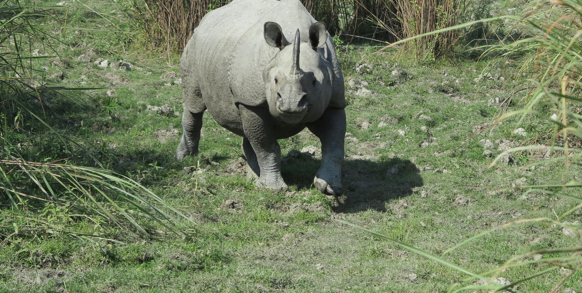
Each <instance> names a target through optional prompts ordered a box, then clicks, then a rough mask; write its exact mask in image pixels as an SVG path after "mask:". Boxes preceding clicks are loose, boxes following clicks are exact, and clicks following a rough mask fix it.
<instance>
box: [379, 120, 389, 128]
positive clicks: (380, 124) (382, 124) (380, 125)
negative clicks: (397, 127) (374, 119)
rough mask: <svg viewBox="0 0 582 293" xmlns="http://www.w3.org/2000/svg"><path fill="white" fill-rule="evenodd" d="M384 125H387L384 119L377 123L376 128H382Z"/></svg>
mask: <svg viewBox="0 0 582 293" xmlns="http://www.w3.org/2000/svg"><path fill="white" fill-rule="evenodd" d="M386 126H388V124H386V122H384V121H382V122H380V123H378V128H384V127H386Z"/></svg>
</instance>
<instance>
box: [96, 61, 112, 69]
mask: <svg viewBox="0 0 582 293" xmlns="http://www.w3.org/2000/svg"><path fill="white" fill-rule="evenodd" d="M109 64H110V62H109V60H107V59H106V60H103V61H101V62H99V65H98V66H99V67H101V68H107V67H108V66H109Z"/></svg>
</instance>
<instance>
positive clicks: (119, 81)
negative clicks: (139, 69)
mask: <svg viewBox="0 0 582 293" xmlns="http://www.w3.org/2000/svg"><path fill="white" fill-rule="evenodd" d="M103 77H104V78H105V79H107V80H108V81H109V84H110V85H112V86H118V85H124V84H127V83H129V79H128V78H127V77H123V76H120V75H119V74H115V73H113V72H107V73H105V74H104V75H103Z"/></svg>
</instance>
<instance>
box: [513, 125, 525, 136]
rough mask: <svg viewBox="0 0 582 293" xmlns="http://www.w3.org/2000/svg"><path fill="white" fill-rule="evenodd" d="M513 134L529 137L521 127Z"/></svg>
mask: <svg viewBox="0 0 582 293" xmlns="http://www.w3.org/2000/svg"><path fill="white" fill-rule="evenodd" d="M513 134H515V135H520V136H526V135H527V133H526V132H525V129H523V128H521V127H520V128H518V129H516V130H514V131H513Z"/></svg>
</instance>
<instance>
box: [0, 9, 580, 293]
mask: <svg viewBox="0 0 582 293" xmlns="http://www.w3.org/2000/svg"><path fill="white" fill-rule="evenodd" d="M47 2H51V3H52V2H54V3H53V4H54V5H55V6H57V8H55V11H56V12H55V18H54V19H53V18H49V19H48V20H46V21H45V22H44V25H45V26H46V27H45V29H46V30H47V31H48V32H49V33H50V34H51V36H52V38H54V39H56V40H58V42H56V43H55V45H54V47H51V48H49V47H41V46H39V47H38V48H33V49H34V50H31V51H33V52H35V53H34V54H36V56H38V57H39V58H37V59H35V62H34V63H31V65H30V66H33V67H34V70H36V71H38V72H40V75H41V76H43V77H44V79H45V80H46V81H47V82H48V85H50V86H52V87H62V88H67V89H75V90H60V91H58V92H57V91H46V92H42V93H41V94H40V95H39V96H38V99H31V100H27V101H23V103H24V104H26V105H27V107H30V108H32V109H33V112H34V113H36V115H38V116H39V117H41V118H42V119H43V120H44V121H46V123H47V124H48V125H50V127H51V128H52V130H51V131H49V130H48V127H47V126H45V125H44V124H42V123H40V122H38V121H37V120H35V119H34V118H33V117H32V116H26V115H24V116H23V117H25V118H20V119H21V120H18V121H17V119H14V121H12V120H10V121H8V120H7V119H4V121H2V123H3V124H4V127H11V128H19V129H18V131H15V132H14V134H13V137H11V141H12V142H18V143H21V144H22V148H21V150H22V153H23V154H24V155H23V156H24V157H30V158H32V157H34V156H36V157H35V158H38V157H42V158H43V160H42V162H44V163H63V162H66V163H71V164H78V165H88V166H95V167H102V168H105V169H109V170H112V171H114V172H116V173H118V174H122V175H125V176H128V177H129V178H131V179H133V180H135V181H136V182H139V183H140V184H142V185H143V186H145V187H146V188H148V189H149V190H151V191H152V192H153V193H155V194H156V195H158V196H159V197H160V198H162V199H163V200H164V201H166V202H167V203H168V204H169V205H171V206H172V207H174V208H175V209H177V210H178V211H180V212H181V213H183V214H184V215H185V216H186V218H180V217H177V218H176V220H175V225H174V226H171V227H173V228H172V229H174V232H176V233H174V232H173V231H172V229H169V228H167V227H164V226H162V225H160V224H159V223H158V222H155V221H153V220H152V219H151V218H149V217H146V216H144V215H143V214H140V212H139V211H135V210H131V208H127V209H126V211H128V212H132V213H134V214H135V218H136V219H137V220H138V222H139V224H140V225H141V226H142V227H144V230H145V231H147V236H143V235H141V234H139V233H137V232H136V233H133V232H129V231H134V232H135V229H133V230H132V229H131V228H130V229H129V230H123V229H121V228H120V227H118V226H115V225H113V224H111V223H107V221H105V220H98V219H97V218H91V217H82V216H80V215H78V214H76V213H75V212H73V211H72V210H69V209H68V208H67V207H68V206H67V205H65V206H64V207H63V206H55V205H51V204H47V205H37V204H32V203H31V204H30V206H29V207H28V209H27V208H21V209H15V208H13V207H12V206H11V205H10V202H9V201H8V196H7V195H8V194H7V193H6V194H2V193H0V198H1V199H2V202H1V203H2V209H0V213H2V217H1V219H2V220H1V221H0V227H1V231H0V233H1V234H2V238H1V239H0V241H1V244H0V245H1V247H2V249H1V250H0V291H1V292H23V291H28V292H278V291H285V292H445V291H448V290H449V289H451V288H453V286H454V285H455V284H457V283H459V284H462V285H486V283H485V282H484V281H481V280H476V279H468V277H469V276H468V275H466V274H463V273H461V272H459V271H457V270H454V269H452V268H450V267H447V266H445V265H442V264H439V263H438V262H436V261H434V260H431V259H428V258H426V257H423V256H421V255H418V254H416V253H413V252H411V251H409V250H407V249H405V248H403V247H402V246H400V245H398V244H397V243H396V242H394V241H389V240H386V239H385V238H383V237H380V236H377V235H373V234H370V233H368V232H366V231H364V230H361V229H357V228H354V227H352V226H349V225H346V224H345V223H344V222H348V223H352V224H355V225H358V226H361V227H363V228H366V229H369V230H372V231H375V232H377V233H380V234H383V235H386V236H387V237H389V238H390V239H392V240H396V241H398V242H402V243H406V244H407V245H410V246H413V247H416V248H418V249H420V250H423V251H425V252H427V253H429V254H432V255H435V256H440V257H442V258H443V259H444V260H446V261H448V262H450V263H453V264H455V265H457V266H460V267H463V268H465V269H468V270H470V271H472V272H475V273H482V272H487V271H489V270H494V269H496V268H498V267H500V266H503V265H504V264H505V263H506V261H507V260H509V259H511V258H512V257H514V256H518V255H523V254H527V253H528V252H530V251H536V250H544V249H553V248H560V247H578V246H580V241H581V237H582V236H581V235H580V231H581V228H580V217H581V215H582V211H581V210H580V209H579V208H578V209H575V211H574V212H572V213H570V214H569V215H568V216H566V217H564V218H560V220H561V221H567V222H569V223H570V224H571V225H572V228H569V227H565V226H562V225H556V224H553V223H551V222H550V221H552V220H558V215H562V214H564V213H565V212H567V211H569V210H572V209H573V208H575V207H576V205H577V204H579V197H578V199H567V198H564V197H556V196H551V195H547V194H543V193H542V192H530V193H525V189H521V188H519V187H520V186H533V185H544V184H549V183H553V182H562V180H563V178H564V176H565V175H564V174H565V173H564V170H563V166H562V164H563V163H561V162H557V163H554V164H541V165H536V164H535V163H536V162H539V161H540V160H541V159H547V158H549V157H550V156H552V155H554V154H553V153H550V152H549V150H548V149H541V150H538V151H522V152H517V153H511V154H510V155H504V156H502V157H501V159H500V160H499V161H498V162H497V163H496V164H494V165H492V166H491V163H492V162H493V160H494V159H495V158H496V157H497V156H498V155H500V154H502V153H503V151H505V150H507V149H509V148H512V147H518V146H527V145H532V144H533V145H548V146H549V145H550V144H551V139H552V137H553V134H554V125H553V124H552V123H551V122H550V121H549V120H547V117H545V118H544V117H540V116H532V117H530V118H528V120H527V121H526V122H525V123H522V124H520V125H518V124H517V123H516V122H517V119H508V120H504V121H502V122H498V123H496V118H499V117H500V116H501V115H502V114H504V113H507V112H509V111H512V110H517V109H520V108H521V107H523V105H524V103H526V101H527V99H528V94H529V92H530V91H532V88H533V87H535V85H533V84H532V81H531V80H529V79H528V78H529V73H530V70H531V68H529V67H523V66H522V65H523V63H522V62H521V61H520V59H515V60H514V59H509V58H505V57H503V56H491V57H488V58H484V59H480V60H477V59H474V58H469V57H464V56H459V57H457V58H455V59H446V60H442V61H427V62H420V63H415V62H412V61H409V59H408V58H407V57H406V55H403V54H402V52H401V51H398V50H397V49H391V50H387V51H384V52H381V53H379V52H377V51H378V49H380V47H379V46H377V44H344V45H340V46H338V49H337V50H338V55H339V58H340V62H341V65H342V69H343V73H344V76H345V81H346V91H347V92H346V94H347V95H346V96H347V100H348V107H347V108H346V114H347V121H348V123H347V134H346V157H345V162H344V165H343V174H342V182H343V187H344V195H342V196H341V197H338V198H335V197H332V196H326V195H323V194H321V193H319V192H318V191H317V189H316V188H315V187H314V186H313V185H312V181H313V176H314V175H315V173H316V172H317V169H318V168H319V164H320V159H321V152H320V145H319V141H318V139H317V138H316V137H315V136H314V135H312V134H311V133H310V132H309V131H308V130H307V129H306V130H304V131H303V132H301V133H300V134H298V135H296V136H294V137H291V138H289V139H283V140H280V141H279V142H280V144H281V150H282V156H283V166H282V168H283V177H284V178H285V181H286V182H287V184H288V185H289V187H290V189H289V190H288V191H282V192H276V191H270V190H265V189H260V188H256V187H255V185H254V183H253V182H252V181H251V180H250V179H248V178H247V177H246V173H245V160H244V157H243V154H242V151H241V147H240V144H241V138H240V137H238V136H236V135H234V134H232V133H230V132H228V131H227V130H225V129H223V128H222V127H220V126H219V125H218V124H217V123H216V122H214V120H213V119H212V117H211V115H210V114H206V115H205V116H204V127H203V129H202V140H201V142H200V154H199V156H198V157H190V158H187V159H185V160H184V161H177V160H176V159H175V158H174V152H175V150H176V147H177V145H178V142H179V140H180V136H181V133H182V128H181V123H180V122H181V112H182V87H181V79H180V73H179V70H178V61H179V56H178V55H175V54H166V53H164V52H161V53H153V52H149V51H148V50H145V49H144V50H140V47H139V46H138V45H136V44H134V45H133V46H132V47H131V48H125V47H124V46H123V44H125V43H127V39H131V38H133V36H134V35H133V34H132V32H131V28H130V25H131V23H130V22H128V21H127V20H126V19H124V16H123V14H122V13H121V12H120V9H122V7H121V6H119V5H120V4H116V3H115V2H113V1H111V2H110V1H102V2H99V1H96V2H90V1H88V3H89V4H84V3H83V2H80V1H75V2H73V1H64V2H60V3H56V1H47ZM146 51H147V52H146ZM541 107H542V108H543V107H546V108H544V110H547V111H548V112H550V111H551V105H545V104H541ZM543 113H546V112H543ZM544 115H545V114H544ZM2 117H5V116H2ZM16 122H19V124H18V126H16ZM39 129H40V130H39ZM57 134H58V135H57ZM62 137H65V138H66V141H67V142H66V143H65V144H64V146H63V144H61V141H62ZM2 142H3V143H4V142H5V140H2ZM7 170H8V169H7ZM10 170H14V169H10ZM568 172H569V173H570V174H574V178H573V179H575V180H580V178H579V174H580V173H579V172H580V166H579V165H578V164H576V163H573V164H571V165H570V166H569V170H568ZM23 192H25V191H23ZM566 193H567V192H566ZM572 193H573V192H572ZM578 196H579V195H578ZM28 201H30V202H34V200H31V199H27V202H28ZM73 204H74V203H70V205H73ZM23 206H25V207H26V206H27V205H23ZM544 218H545V219H547V221H543V220H538V221H537V222H533V223H526V224H524V223H521V222H520V221H524V220H525V219H544ZM512 222H514V223H518V224H516V225H512V226H510V227H504V228H503V226H502V225H504V224H506V223H512ZM576 227H577V228H576ZM497 228H500V229H497ZM73 230H74V231H76V232H71V231H73ZM485 231H492V232H491V233H489V234H486V235H484V236H483V237H480V238H476V239H474V240H472V241H470V242H468V243H466V244H464V245H462V246H460V247H458V248H456V249H454V250H452V251H447V249H449V248H451V247H454V246H455V245H457V244H459V243H461V242H462V241H464V240H467V239H469V238H471V237H473V236H475V235H477V234H479V233H481V232H485ZM84 235H93V236H91V237H85V236H84ZM95 235H99V236H98V237H96V236H95ZM445 251H447V252H446V253H445ZM563 255H564V254H560V253H557V252H556V253H553V254H551V253H548V254H543V253H535V254H531V255H526V256H524V258H523V259H522V260H523V261H532V263H531V264H529V265H525V266H517V267H508V268H506V269H504V270H503V271H502V272H496V273H494V274H490V275H488V277H491V280H493V281H494V282H497V283H499V284H502V285H507V284H510V283H511V282H513V281H516V280H520V279H522V278H525V277H527V276H529V275H532V274H535V273H536V272H541V271H543V270H546V269H548V268H550V267H549V266H544V265H538V264H537V262H535V261H536V260H539V259H540V258H552V257H556V258H558V257H560V256H563ZM577 265H578V267H577V268H576V267H575V266H573V267H571V269H568V268H566V267H559V266H557V267H555V268H556V269H555V270H554V271H553V272H550V273H548V274H545V275H543V276H541V277H538V278H534V279H532V280H529V281H526V282H523V283H519V284H517V285H515V286H513V287H512V288H508V289H506V290H511V291H519V292H549V291H551V290H552V288H554V287H555V286H556V285H557V284H559V283H560V281H561V280H562V279H565V282H564V283H563V285H562V286H561V288H560V289H559V291H558V292H568V293H573V292H582V281H581V280H582V275H581V273H580V271H579V270H580V268H579V262H578V264H577ZM567 276H570V277H569V278H565V277H567ZM473 291H478V289H474V290H473ZM473 291H471V292H473Z"/></svg>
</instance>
